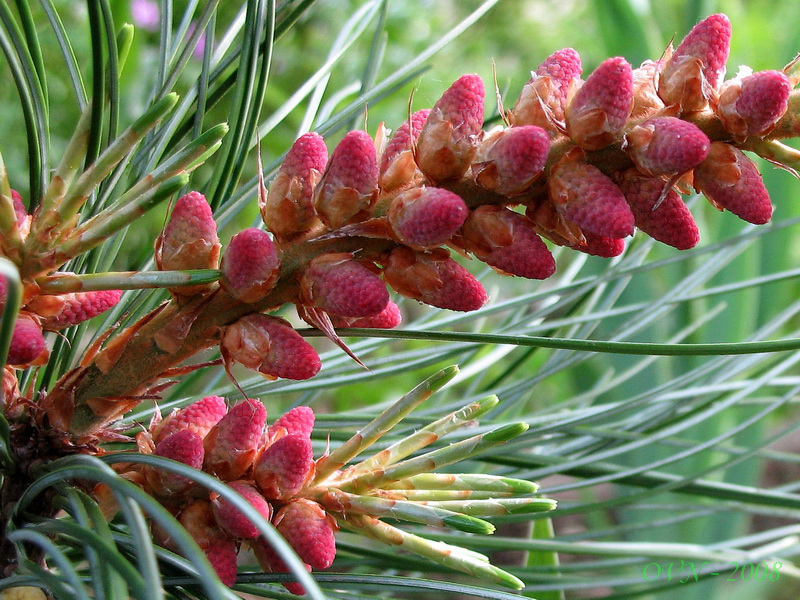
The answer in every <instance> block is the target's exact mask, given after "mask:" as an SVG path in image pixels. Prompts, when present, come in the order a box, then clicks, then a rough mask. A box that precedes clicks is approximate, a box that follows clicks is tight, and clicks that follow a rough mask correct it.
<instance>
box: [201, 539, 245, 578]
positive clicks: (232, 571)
mask: <svg viewBox="0 0 800 600" xmlns="http://www.w3.org/2000/svg"><path fill="white" fill-rule="evenodd" d="M203 551H204V552H205V553H206V557H207V558H208V562H210V563H211V566H212V567H213V568H214V572H215V573H216V574H217V577H219V579H220V581H222V583H223V584H225V585H227V586H228V587H231V586H233V585H234V584H236V575H237V573H238V569H237V563H238V558H237V554H238V550H237V548H236V542H235V541H234V540H232V539H231V538H228V537H215V538H212V539H211V541H210V542H209V544H208V547H206V548H203Z"/></svg>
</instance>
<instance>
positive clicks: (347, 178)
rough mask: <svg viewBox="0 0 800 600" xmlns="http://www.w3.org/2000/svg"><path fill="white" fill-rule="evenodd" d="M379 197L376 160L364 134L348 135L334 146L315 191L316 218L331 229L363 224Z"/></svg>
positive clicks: (369, 142) (373, 145) (375, 155)
mask: <svg viewBox="0 0 800 600" xmlns="http://www.w3.org/2000/svg"><path fill="white" fill-rule="evenodd" d="M377 194H378V158H377V151H376V150H375V143H374V142H373V141H372V138H371V137H369V134H368V133H367V132H366V131H351V132H349V133H348V134H347V135H345V136H344V138H343V139H342V141H341V142H339V144H338V145H337V146H336V149H335V150H334V151H333V155H332V156H331V158H330V160H329V161H328V166H327V167H326V169H325V172H324V173H323V175H322V178H321V179H320V181H319V183H318V184H317V186H316V188H315V191H314V206H315V208H316V210H317V215H319V218H320V219H321V220H322V222H323V223H324V224H325V225H326V226H327V227H329V228H330V229H338V228H339V227H341V226H342V225H347V224H348V223H354V222H356V221H363V220H364V219H366V218H367V217H368V216H369V211H370V209H371V208H372V205H373V204H374V203H375V200H376V198H377Z"/></svg>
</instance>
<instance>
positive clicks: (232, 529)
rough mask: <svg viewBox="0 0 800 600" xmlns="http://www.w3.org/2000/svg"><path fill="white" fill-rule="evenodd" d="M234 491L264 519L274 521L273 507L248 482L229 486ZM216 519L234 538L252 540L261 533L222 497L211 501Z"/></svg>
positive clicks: (233, 483) (231, 483)
mask: <svg viewBox="0 0 800 600" xmlns="http://www.w3.org/2000/svg"><path fill="white" fill-rule="evenodd" d="M228 486H229V487H231V488H232V489H233V490H235V491H237V492H239V494H241V495H242V496H244V499H245V500H247V501H248V502H249V503H250V505H251V506H252V507H253V508H255V509H256V510H257V511H258V512H259V513H260V514H261V516H262V517H264V519H266V520H267V521H270V520H271V519H272V506H271V505H270V503H269V502H267V501H266V500H265V499H264V496H262V495H261V494H259V493H258V490H257V489H256V488H254V487H253V486H252V485H250V484H249V483H247V482H246V481H232V482H230V483H229V484H228ZM211 508H212V510H213V511H214V518H215V519H216V521H217V525H219V527H220V529H222V531H224V532H225V533H227V534H228V535H229V536H231V537H233V538H243V539H252V538H257V537H258V536H259V535H261V533H260V532H259V531H258V528H257V527H256V526H255V524H254V523H253V522H252V521H251V520H250V519H248V518H247V517H245V516H244V514H242V512H241V511H239V509H238V508H236V507H234V506H233V504H231V503H230V502H229V501H227V500H225V499H224V498H223V497H222V496H217V497H216V498H214V499H213V500H212V501H211Z"/></svg>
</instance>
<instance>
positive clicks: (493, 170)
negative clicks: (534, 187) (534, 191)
mask: <svg viewBox="0 0 800 600" xmlns="http://www.w3.org/2000/svg"><path fill="white" fill-rule="evenodd" d="M549 151H550V136H549V135H548V134H547V132H546V131H545V130H544V129H542V128H541V127H536V126H534V125H529V126H522V127H512V128H511V129H505V130H500V131H498V132H497V133H495V134H489V135H488V136H487V137H486V138H485V139H484V140H483V143H482V144H481V145H480V146H479V147H478V153H477V156H476V157H475V160H476V163H475V164H473V165H472V173H473V176H474V177H475V181H476V183H477V184H478V185H480V186H481V187H484V188H486V189H489V190H494V191H495V192H497V193H498V194H502V195H504V196H509V197H513V196H517V195H519V194H521V193H523V192H524V191H525V190H526V189H528V188H529V187H530V186H531V184H532V183H533V182H534V180H535V179H536V178H537V177H539V175H541V174H542V171H543V170H544V167H545V163H546V162H547V155H548V152H549Z"/></svg>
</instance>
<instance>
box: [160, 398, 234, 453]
mask: <svg viewBox="0 0 800 600" xmlns="http://www.w3.org/2000/svg"><path fill="white" fill-rule="evenodd" d="M227 412H228V406H227V405H226V404H225V398H223V397H222V396H206V397H205V398H202V399H200V400H198V401H197V402H193V403H192V404H190V405H189V406H187V407H186V408H182V409H180V410H177V411H175V412H173V413H172V414H170V415H168V416H167V417H166V418H165V419H164V420H163V421H161V423H159V425H158V427H156V428H155V429H154V430H153V441H155V443H156V444H158V443H159V442H160V441H161V440H164V439H166V438H167V437H168V436H170V435H172V434H173V433H176V432H178V431H183V430H187V429H188V430H189V431H192V432H194V433H196V434H197V435H198V436H200V437H201V438H204V437H206V435H208V432H209V431H211V428H212V427H214V425H216V424H217V423H218V422H219V420H220V419H221V418H222V417H224V416H225V413H227Z"/></svg>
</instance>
